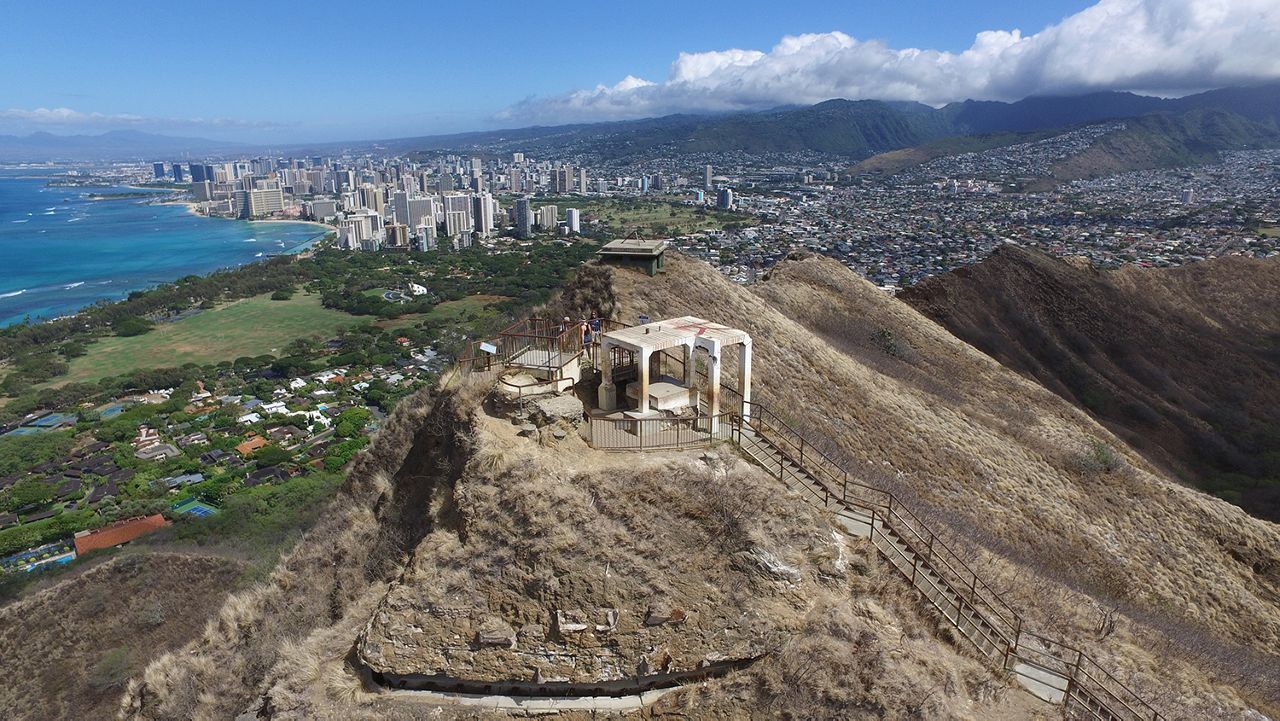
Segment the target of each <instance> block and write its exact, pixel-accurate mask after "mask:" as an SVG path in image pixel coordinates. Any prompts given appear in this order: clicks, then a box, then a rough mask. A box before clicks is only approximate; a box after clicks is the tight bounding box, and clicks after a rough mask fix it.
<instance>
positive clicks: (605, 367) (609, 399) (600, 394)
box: [596, 339, 618, 411]
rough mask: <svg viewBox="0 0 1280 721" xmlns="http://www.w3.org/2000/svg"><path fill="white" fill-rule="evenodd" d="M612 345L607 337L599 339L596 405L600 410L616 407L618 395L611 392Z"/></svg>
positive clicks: (610, 409)
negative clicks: (598, 381)
mask: <svg viewBox="0 0 1280 721" xmlns="http://www.w3.org/2000/svg"><path fill="white" fill-rule="evenodd" d="M612 350H613V346H612V345H611V344H610V343H609V341H608V340H607V339H601V340H600V388H599V389H598V390H596V405H597V406H599V407H600V410H602V411H612V410H615V409H617V407H618V395H617V394H616V393H614V392H613V353H612Z"/></svg>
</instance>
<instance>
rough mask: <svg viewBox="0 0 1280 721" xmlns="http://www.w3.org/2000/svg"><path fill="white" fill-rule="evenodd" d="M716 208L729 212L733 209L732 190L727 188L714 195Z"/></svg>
mask: <svg viewBox="0 0 1280 721" xmlns="http://www.w3.org/2000/svg"><path fill="white" fill-rule="evenodd" d="M716 207H717V208H719V209H721V210H729V209H730V208H732V207H733V190H731V189H729V188H721V189H720V192H719V193H716Z"/></svg>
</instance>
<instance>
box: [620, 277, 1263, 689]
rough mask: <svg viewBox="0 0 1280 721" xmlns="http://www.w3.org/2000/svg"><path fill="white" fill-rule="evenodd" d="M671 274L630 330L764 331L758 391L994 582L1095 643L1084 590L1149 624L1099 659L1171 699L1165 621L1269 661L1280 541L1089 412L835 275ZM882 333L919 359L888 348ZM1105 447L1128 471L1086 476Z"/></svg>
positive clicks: (640, 308) (636, 285)
mask: <svg viewBox="0 0 1280 721" xmlns="http://www.w3.org/2000/svg"><path fill="white" fill-rule="evenodd" d="M667 268H668V270H667V272H666V273H664V274H662V275H659V276H658V277H656V278H652V279H650V278H646V277H643V276H639V275H637V274H633V273H619V274H617V278H616V282H617V283H618V285H619V297H621V298H622V299H623V309H624V315H626V316H627V317H631V316H634V315H636V314H638V313H646V314H648V315H650V316H651V317H654V318H663V317H671V316H678V315H685V314H692V315H704V316H705V315H708V314H710V315H713V316H714V318H713V319H714V320H716V321H719V322H723V323H726V324H729V325H731V326H735V327H740V328H743V329H745V330H747V331H748V332H750V333H751V334H752V337H753V340H754V347H755V354H756V356H755V357H756V365H755V371H754V375H755V382H756V389H757V392H758V393H760V394H761V395H762V396H763V397H766V398H769V397H772V398H786V399H787V402H786V404H785V406H783V407H779V410H780V411H781V412H782V413H784V415H786V416H788V417H789V418H790V419H791V420H793V421H794V422H795V423H796V424H797V425H802V426H806V427H809V428H812V429H813V430H814V431H816V432H820V433H821V434H822V435H824V436H826V437H827V438H828V439H830V440H831V441H832V443H833V444H834V445H835V446H836V447H837V448H838V449H839V451H840V452H841V453H842V454H843V456H844V457H846V458H848V459H850V460H851V461H852V463H850V464H849V465H852V466H853V467H854V469H855V470H860V469H874V468H879V469H881V470H880V471H879V472H876V473H873V474H869V475H871V476H872V477H874V478H876V479H878V480H879V481H880V482H882V483H883V482H885V481H886V480H887V481H888V482H889V483H891V484H893V485H894V486H895V487H896V488H897V489H898V490H900V491H902V492H903V495H904V496H905V497H906V498H907V500H908V501H909V502H910V503H911V504H912V505H913V506H915V507H918V508H923V509H925V510H926V511H930V512H932V514H933V515H934V516H936V517H937V518H938V519H940V520H945V521H946V522H947V523H949V524H950V525H951V526H952V527H954V528H955V529H957V530H958V531H959V532H960V533H963V534H970V533H971V534H972V536H976V537H977V538H978V540H980V541H982V542H984V543H986V544H987V546H988V547H989V548H990V549H991V550H992V551H993V553H990V554H987V556H988V558H987V560H986V567H987V569H988V570H989V572H990V573H991V574H992V575H993V576H995V577H996V578H997V579H999V582H1000V583H1001V584H1002V585H1003V586H1004V587H1006V588H1007V589H1008V591H1009V593H1011V594H1012V595H1013V597H1014V598H1015V599H1016V602H1017V605H1018V606H1019V607H1021V608H1022V609H1023V610H1024V611H1026V612H1027V614H1028V615H1029V616H1030V617H1031V618H1032V619H1033V621H1034V622H1035V623H1037V624H1040V625H1041V626H1042V627H1044V626H1053V627H1055V628H1057V629H1058V630H1060V631H1062V632H1063V633H1064V634H1066V635H1069V636H1070V637H1072V638H1077V639H1085V640H1087V639H1088V637H1089V631H1088V629H1090V628H1091V627H1092V626H1093V624H1094V623H1096V619H1095V618H1093V614H1092V613H1090V612H1088V611H1087V610H1086V609H1089V608H1092V607H1093V604H1091V603H1089V602H1088V599H1087V598H1086V597H1085V595H1083V593H1082V592H1085V593H1088V594H1092V595H1093V596H1095V597H1097V598H1098V599H1099V600H1100V602H1102V603H1104V604H1105V603H1116V602H1123V603H1124V604H1127V605H1128V606H1131V607H1134V608H1138V609H1142V611H1143V613H1144V614H1145V616H1144V618H1143V620H1144V622H1146V623H1145V624H1144V625H1136V624H1130V623H1129V622H1127V621H1126V622H1125V623H1123V624H1122V626H1123V627H1124V632H1123V633H1117V634H1113V635H1112V636H1111V637H1109V638H1108V639H1105V640H1101V641H1096V642H1091V643H1089V644H1088V645H1089V646H1090V647H1091V649H1093V650H1095V651H1097V652H1099V653H1100V654H1102V655H1104V656H1107V655H1114V656H1115V657H1116V658H1121V657H1123V658H1128V659H1131V660H1132V662H1133V664H1134V665H1135V666H1136V667H1137V668H1136V669H1135V673H1140V674H1141V675H1142V677H1143V679H1144V680H1145V681H1149V682H1150V683H1149V684H1147V685H1149V687H1150V688H1152V689H1155V688H1169V686H1168V684H1167V683H1166V682H1165V681H1164V680H1163V679H1162V678H1161V675H1162V674H1164V673H1165V672H1166V671H1167V669H1168V664H1171V663H1173V662H1172V661H1169V660H1167V659H1165V658H1161V659H1158V660H1157V659H1154V658H1152V656H1151V654H1150V653H1149V652H1148V651H1146V650H1144V649H1143V647H1145V648H1147V649H1149V648H1153V647H1155V645H1156V643H1157V641H1158V640H1159V639H1160V638H1161V636H1162V631H1160V630H1155V629H1153V628H1152V627H1151V626H1150V625H1147V624H1151V623H1153V622H1154V621H1155V620H1156V619H1165V620H1168V621H1170V622H1171V623H1172V622H1174V621H1176V622H1177V623H1181V624H1186V625H1188V626H1189V627H1191V628H1198V629H1202V630H1203V631H1205V632H1207V633H1206V635H1207V636H1208V637H1210V638H1215V639H1217V640H1218V642H1219V644H1221V645H1222V648H1223V649H1224V653H1227V654H1228V655H1231V654H1233V651H1232V647H1231V646H1230V644H1222V641H1224V640H1225V641H1229V642H1234V643H1238V644H1241V645H1245V646H1249V647H1252V648H1254V649H1256V650H1257V651H1258V652H1259V653H1264V654H1266V653H1274V651H1275V649H1276V648H1277V647H1278V644H1280V591H1278V583H1277V579H1276V578H1274V577H1273V576H1275V575H1276V574H1275V573H1271V574H1270V575H1268V574H1266V573H1259V572H1258V571H1257V570H1255V568H1263V569H1265V568H1272V569H1277V568H1280V530H1278V529H1277V528H1276V526H1274V525H1272V524H1268V523H1266V522H1263V521H1259V520H1257V519H1254V518H1251V517H1249V516H1247V515H1246V514H1244V513H1243V512H1242V511H1240V510H1239V509H1237V508H1235V507H1233V506H1231V505H1229V504H1227V503H1225V502H1221V501H1217V500H1214V499H1212V498H1209V497H1206V496H1204V495H1202V494H1200V493H1197V492H1195V491H1192V490H1189V489H1187V488H1185V487H1183V486H1181V485H1179V484H1176V483H1173V482H1170V481H1169V480H1167V479H1164V478H1161V477H1158V476H1157V475H1155V474H1154V473H1153V472H1152V468H1151V467H1150V466H1149V464H1147V463H1146V462H1145V461H1143V460H1142V459H1141V458H1140V457H1139V456H1138V455H1137V454H1136V453H1134V452H1132V451H1131V450H1130V449H1128V447H1127V446H1125V444H1124V443H1123V442H1121V441H1120V440H1119V439H1117V438H1115V437H1114V436H1113V435H1111V434H1110V433H1108V432H1107V431H1106V430H1105V429H1103V428H1102V427H1100V426H1098V425H1097V424H1096V423H1095V422H1093V421H1092V420H1090V419H1089V418H1088V417H1087V416H1085V415H1084V414H1083V413H1081V412H1080V411H1078V410H1077V409H1075V408H1073V407H1072V406H1070V405H1069V404H1067V403H1066V402H1064V401H1063V400H1062V399H1060V398H1058V397H1057V396H1055V395H1053V394H1052V393H1050V392H1049V391H1047V390H1045V389H1044V388H1042V387H1040V386H1037V385H1035V384H1034V383H1032V382H1031V381H1028V380H1026V379H1024V378H1022V377H1020V376H1018V375H1016V374H1014V373H1012V372H1010V371H1008V370H1006V369H1004V368H1003V367H1001V366H1000V365H998V364H997V363H995V362H994V361H993V360H991V359H990V358H989V357H987V356H985V355H983V354H981V353H978V352H977V351H975V350H974V349H972V348H971V347H970V346H968V345H966V344H964V343H962V342H960V341H958V340H957V339H956V338H954V337H953V336H951V335H950V334H948V333H947V332H946V331H945V330H943V329H942V328H940V327H939V326H937V325H935V324H934V323H932V322H930V321H928V320H927V319H925V318H923V317H922V316H920V315H919V314H918V313H916V312H915V311H914V310H912V309H911V308H910V307H908V306H906V305H905V304H903V303H901V302H898V301H895V300H894V299H892V298H889V297H887V296H885V295H884V294H882V293H880V292H879V291H877V290H876V289H875V288H873V287H872V286H871V285H870V284H868V283H866V282H864V281H862V280H860V279H858V278H857V277H856V276H854V275H853V274H852V273H850V272H849V271H848V270H847V269H845V268H843V267H841V266H840V265H839V264H837V263H835V262H834V261H830V260H826V259H818V258H813V259H809V260H803V261H798V262H791V263H786V264H784V265H782V266H781V267H779V268H778V269H777V270H775V271H774V273H773V276H772V278H771V279H770V280H769V281H767V282H763V283H760V284H758V285H757V286H754V287H753V291H754V292H752V291H749V290H747V289H744V288H740V287H734V286H732V285H731V284H729V283H728V282H727V281H725V280H724V279H723V278H721V277H720V276H719V275H718V274H717V273H715V272H714V271H713V270H712V269H710V268H709V267H706V266H705V265H703V264H701V263H697V262H695V261H691V260H688V259H686V258H682V257H680V256H676V257H674V258H671V259H670V260H669V262H668V266H667ZM712 308H713V309H715V312H714V313H709V311H708V310H707V309H712ZM880 328H885V329H889V330H890V331H891V332H892V333H893V335H894V337H895V338H896V339H898V340H899V342H901V343H905V344H907V345H908V346H909V347H910V349H911V352H910V354H903V355H904V356H905V357H898V356H895V355H893V354H888V353H884V352H883V351H882V350H881V349H880V348H878V347H877V344H876V342H875V340H874V330H875V329H880ZM850 329H852V330H850ZM867 329H870V330H872V331H873V333H872V334H870V335H871V337H869V334H868V333H867V332H866V331H867ZM859 338H863V339H865V340H859ZM921 374H923V375H924V376H927V380H925V381H922V380H921ZM1096 441H1102V442H1103V443H1105V444H1107V445H1108V446H1110V447H1112V448H1115V449H1117V452H1118V454H1119V455H1120V457H1121V458H1123V460H1124V461H1125V464H1126V465H1127V466H1128V470H1127V471H1126V472H1124V473H1114V474H1106V475H1101V476H1099V475H1087V474H1082V473H1081V472H1079V470H1077V469H1076V468H1075V467H1074V460H1075V459H1078V458H1079V456H1080V454H1081V453H1082V452H1086V451H1087V450H1088V449H1089V448H1091V447H1092V445H1093V444H1094V443H1095V442H1096ZM1241 550H1243V554H1242V552H1241ZM1242 555H1243V556H1244V557H1247V558H1251V559H1256V563H1246V562H1242V561H1241V560H1240V558H1239V557H1240V556H1242ZM1259 564H1261V565H1259ZM1045 585H1047V586H1048V587H1052V588H1054V589H1059V590H1060V591H1061V594H1062V600H1061V602H1051V601H1050V600H1049V599H1046V597H1045V596H1044V594H1043V590H1044V588H1043V586H1045ZM1072 588H1076V589H1080V590H1079V591H1075V590H1071V589H1072ZM1129 615H1130V616H1133V615H1137V613H1136V612H1135V613H1131V614H1129ZM1162 628H1163V627H1162ZM1168 628H1173V626H1172V625H1171V626H1168ZM1108 649H1111V650H1108ZM1139 669H1140V670H1139ZM1195 675H1196V678H1197V681H1198V684H1197V687H1198V688H1200V689H1202V690H1204V693H1206V694H1208V695H1209V696H1213V695H1214V694H1215V693H1217V691H1218V689H1215V685H1217V684H1218V683H1220V682H1225V681H1230V678H1229V677H1226V676H1219V675H1217V674H1215V673H1213V671H1212V669H1210V668H1205V667H1203V666H1202V667H1201V668H1200V669H1199V673H1198V674H1195ZM1209 689H1214V690H1213V691H1210V690H1209ZM1242 690H1243V691H1244V692H1246V693H1249V694H1251V695H1252V694H1253V693H1255V690H1253V689H1248V688H1244V689H1242ZM1233 695H1234V694H1233V693H1231V692H1229V691H1228V692H1224V693H1223V694H1222V697H1223V698H1225V699H1226V701H1225V702H1224V703H1225V704H1226V706H1225V707H1229V706H1230V705H1232V704H1238V703H1239V701H1238V699H1233V698H1232V696H1233ZM1266 695H1269V694H1264V696H1266ZM1216 701H1217V698H1216V697H1215V702H1216ZM1259 701H1261V702H1263V703H1270V704H1275V703H1277V702H1278V700H1277V699H1275V698H1262V699H1259Z"/></svg>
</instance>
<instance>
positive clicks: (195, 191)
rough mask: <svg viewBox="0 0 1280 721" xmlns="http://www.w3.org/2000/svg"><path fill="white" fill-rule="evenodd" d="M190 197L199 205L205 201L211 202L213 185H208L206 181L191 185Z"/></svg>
mask: <svg viewBox="0 0 1280 721" xmlns="http://www.w3.org/2000/svg"><path fill="white" fill-rule="evenodd" d="M191 197H192V199H194V200H195V201H196V202H197V203H201V202H204V201H206V200H213V183H210V182H209V181H207V180H202V181H200V182H198V183H192V184H191Z"/></svg>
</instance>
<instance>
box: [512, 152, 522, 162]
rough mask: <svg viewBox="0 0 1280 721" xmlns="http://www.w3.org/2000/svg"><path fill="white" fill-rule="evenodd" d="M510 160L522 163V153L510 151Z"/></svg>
mask: <svg viewBox="0 0 1280 721" xmlns="http://www.w3.org/2000/svg"><path fill="white" fill-rule="evenodd" d="M511 162H513V163H523V162H524V153H512V154H511Z"/></svg>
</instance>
